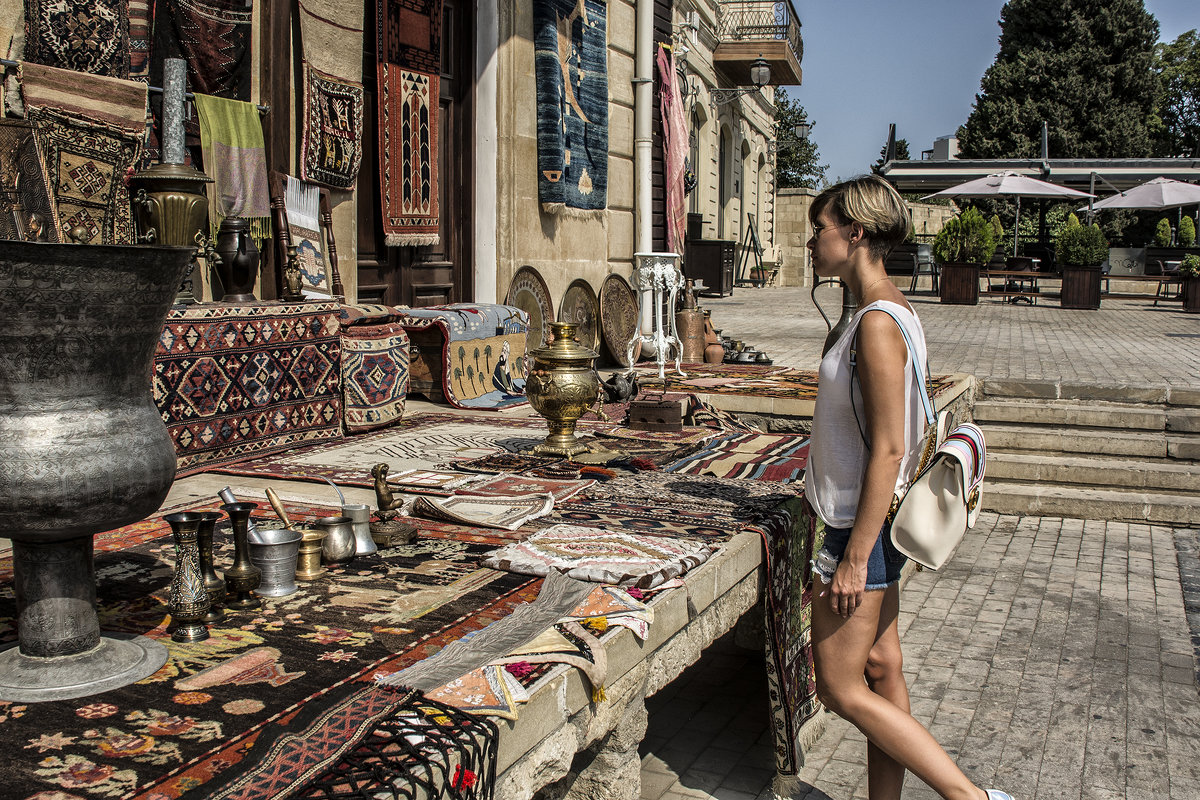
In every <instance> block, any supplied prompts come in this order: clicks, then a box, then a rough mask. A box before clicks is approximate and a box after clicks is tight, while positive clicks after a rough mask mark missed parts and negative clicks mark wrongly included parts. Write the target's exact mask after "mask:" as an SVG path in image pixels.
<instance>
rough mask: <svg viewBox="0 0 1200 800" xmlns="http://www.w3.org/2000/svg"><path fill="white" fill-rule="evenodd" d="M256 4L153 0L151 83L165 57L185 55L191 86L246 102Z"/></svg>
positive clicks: (244, 0)
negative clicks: (254, 5)
mask: <svg viewBox="0 0 1200 800" xmlns="http://www.w3.org/2000/svg"><path fill="white" fill-rule="evenodd" d="M252 6H253V3H252V0H154V11H153V14H152V19H153V29H154V41H153V44H152V45H151V52H152V55H151V64H150V82H151V83H152V84H154V85H155V86H162V62H163V59H165V58H182V59H184V60H185V61H187V82H188V90H189V91H192V92H199V93H201V94H208V95H213V96H214V97H225V98H228V99H230V100H243V101H247V102H248V101H249V100H250V89H251V83H252V80H251V70H252V66H253V54H252V52H251V41H252V37H251V25H252V20H253V17H254V9H253V7H252ZM205 171H208V165H205ZM208 174H209V176H210V177H211V176H212V173H211V172H208Z"/></svg>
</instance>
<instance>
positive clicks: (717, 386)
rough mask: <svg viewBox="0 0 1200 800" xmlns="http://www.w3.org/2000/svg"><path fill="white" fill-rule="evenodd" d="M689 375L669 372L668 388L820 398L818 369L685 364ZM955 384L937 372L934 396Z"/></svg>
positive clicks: (754, 365) (810, 398) (765, 395)
mask: <svg viewBox="0 0 1200 800" xmlns="http://www.w3.org/2000/svg"><path fill="white" fill-rule="evenodd" d="M683 371H684V372H686V373H687V377H686V378H680V377H679V376H678V375H674V376H672V375H667V377H666V388H667V390H669V391H674V392H702V393H704V394H733V395H749V396H752V397H788V398H800V399H805V400H816V399H817V373H816V370H804V369H794V368H792V367H775V366H762V365H758V364H684V367H683ZM953 385H954V381H953V380H952V378H951V376H949V375H934V376H933V378H932V383H931V388H930V398H931V399H933V400H935V401H936V400H937V397H938V395H939V394H940V393H942V392H944V391H945V390H946V389H949V388H950V387H952V386H953Z"/></svg>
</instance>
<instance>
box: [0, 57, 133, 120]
mask: <svg viewBox="0 0 1200 800" xmlns="http://www.w3.org/2000/svg"><path fill="white" fill-rule="evenodd" d="M20 74H21V93H22V94H23V95H24V96H25V105H26V107H28V108H29V109H40V108H49V109H52V110H54V111H58V112H60V113H63V114H70V115H72V116H76V117H82V118H86V119H88V120H90V121H92V122H95V123H98V124H101V125H106V126H108V127H111V128H113V129H115V130H120V131H123V132H125V133H128V134H130V135H131V136H136V137H139V138H140V137H142V136H144V135H145V133H146V92H147V89H146V85H145V84H142V83H138V82H137V81H127V80H122V79H120V78H108V77H104V76H101V75H82V74H80V73H78V72H73V71H71V70H69V69H58V68H56V67H46V66H42V65H40V64H33V63H30V62H28V61H23V62H21V66H20Z"/></svg>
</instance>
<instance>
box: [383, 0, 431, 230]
mask: <svg viewBox="0 0 1200 800" xmlns="http://www.w3.org/2000/svg"><path fill="white" fill-rule="evenodd" d="M375 8H376V14H377V16H376V31H378V41H377V50H376V52H377V54H378V58H379V64H378V84H377V85H378V92H379V95H378V106H379V139H378V142H379V183H380V194H381V197H380V208H381V210H382V213H383V230H384V237H385V242H386V244H387V246H388V247H399V246H401V245H430V244H437V243H438V213H439V210H438V157H437V154H438V125H437V119H438V97H439V94H438V91H439V89H438V82H439V75H440V74H441V39H442V3H441V0H376V7H375Z"/></svg>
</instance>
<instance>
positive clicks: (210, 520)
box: [196, 511, 225, 624]
mask: <svg viewBox="0 0 1200 800" xmlns="http://www.w3.org/2000/svg"><path fill="white" fill-rule="evenodd" d="M197 516H198V517H200V526H199V527H198V528H197V529H196V547H197V549H198V550H199V551H200V577H202V578H203V579H204V590H205V592H206V593H207V594H208V613H207V614H205V615H204V621H205V622H207V623H209V624H211V623H213V622H220V621H221V620H223V619H225V609H223V608H221V603H224V602H225V581H223V580H221V576H220V575H218V574H217V570H216V568H215V566H214V565H213V534H214V533H216V528H217V520H219V519H220V518H221V515H220V514H219V513H217V512H216V511H201V512H199V513H198V514H197Z"/></svg>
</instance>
